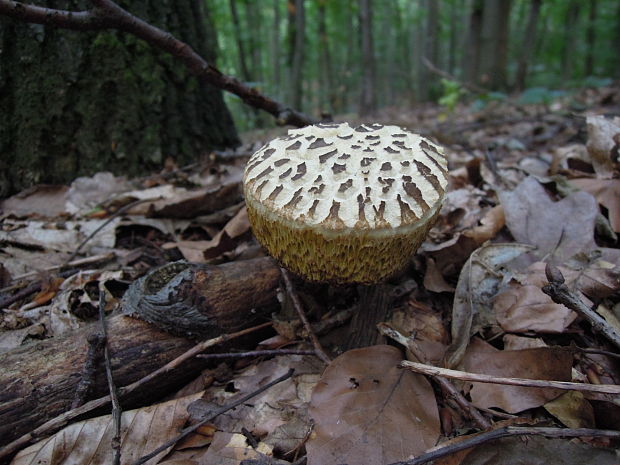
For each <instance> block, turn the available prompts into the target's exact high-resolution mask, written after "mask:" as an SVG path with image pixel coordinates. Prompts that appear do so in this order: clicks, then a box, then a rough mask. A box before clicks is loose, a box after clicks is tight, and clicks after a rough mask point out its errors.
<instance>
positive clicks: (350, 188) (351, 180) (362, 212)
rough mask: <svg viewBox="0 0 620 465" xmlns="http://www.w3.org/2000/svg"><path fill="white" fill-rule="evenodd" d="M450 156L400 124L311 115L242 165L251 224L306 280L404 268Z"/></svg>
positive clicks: (368, 280) (439, 193)
mask: <svg viewBox="0 0 620 465" xmlns="http://www.w3.org/2000/svg"><path fill="white" fill-rule="evenodd" d="M447 177H448V176H447V161H446V158H445V157H444V155H443V150H442V149H441V147H439V146H438V145H436V144H434V143H433V142H431V141H429V140H427V139H425V138H423V137H421V136H419V135H417V134H413V133H411V132H408V131H406V130H403V129H401V128H399V127H397V126H383V125H380V124H362V125H360V126H357V127H351V126H350V125H349V124H348V123H333V124H331V123H330V124H316V125H313V126H307V127H304V128H301V129H292V130H289V132H288V135H286V136H284V137H279V138H277V139H274V140H272V141H271V142H269V143H268V144H267V145H265V146H264V147H262V148H261V149H260V150H258V151H257V152H256V153H255V154H254V155H252V157H251V158H250V160H249V161H248V164H247V167H246V169H245V173H244V191H245V199H246V204H247V208H248V215H249V218H250V223H251V224H252V230H253V232H254V235H255V236H256V238H257V239H258V241H259V242H260V243H261V244H262V245H263V246H264V247H265V248H266V249H267V250H268V251H269V253H270V254H271V255H272V256H273V257H274V258H276V259H277V260H278V261H279V262H280V263H282V265H284V267H286V268H288V269H289V270H291V271H293V272H294V273H296V274H298V275H300V276H302V277H303V278H305V279H307V280H310V281H317V282H330V283H338V284H345V283H360V284H373V283H378V282H381V281H383V280H385V279H386V278H388V277H390V276H391V275H393V274H394V273H396V272H397V271H399V270H401V269H402V268H404V267H405V266H406V264H407V263H408V262H409V260H410V258H411V256H412V255H413V254H414V253H415V251H416V250H417V248H418V247H419V246H420V244H421V243H422V241H423V240H424V238H425V237H426V234H427V232H428V230H429V229H430V228H431V227H432V226H433V224H434V223H435V220H436V218H437V216H438V214H439V210H440V208H441V204H442V201H443V198H444V193H445V190H446V185H447V181H448V179H447Z"/></svg>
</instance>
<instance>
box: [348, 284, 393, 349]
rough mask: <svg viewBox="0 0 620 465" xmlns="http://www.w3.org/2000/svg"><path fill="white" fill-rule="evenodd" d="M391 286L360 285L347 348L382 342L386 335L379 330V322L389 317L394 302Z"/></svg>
mask: <svg viewBox="0 0 620 465" xmlns="http://www.w3.org/2000/svg"><path fill="white" fill-rule="evenodd" d="M390 291H391V286H389V285H388V284H383V283H382V284H375V285H371V286H361V285H360V286H358V295H359V301H358V304H357V307H358V308H357V311H356V312H355V314H354V315H353V318H352V320H351V326H350V328H351V329H350V335H351V336H350V338H349V340H348V341H347V343H346V344H345V349H346V350H350V349H356V348H358V347H367V346H371V345H374V344H378V343H380V342H381V341H382V340H383V339H384V337H383V336H381V334H379V332H378V331H377V323H381V322H383V321H385V320H386V319H387V318H388V314H389V311H390V307H391V304H392V293H391V292H390Z"/></svg>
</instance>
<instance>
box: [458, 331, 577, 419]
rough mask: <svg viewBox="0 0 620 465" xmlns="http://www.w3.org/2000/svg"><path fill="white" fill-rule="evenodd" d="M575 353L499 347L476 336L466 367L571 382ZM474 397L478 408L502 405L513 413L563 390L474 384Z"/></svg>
mask: <svg viewBox="0 0 620 465" xmlns="http://www.w3.org/2000/svg"><path fill="white" fill-rule="evenodd" d="M572 364H573V355H572V353H571V352H570V351H569V350H564V349H562V348H555V347H541V348H536V349H524V350H498V349H496V348H495V347H493V346H492V345H490V344H488V343H486V342H484V341H482V340H481V339H479V338H474V339H473V340H472V342H471V344H470V345H469V347H468V348H467V352H466V353H465V357H464V358H463V369H464V370H465V371H468V372H471V373H482V374H485V375H494V376H501V377H505V378H526V379H540V380H555V381H570V380H571V368H572ZM471 385H472V388H471V391H470V393H469V394H470V396H471V399H472V402H473V404H474V405H476V406H477V407H483V408H492V407H495V408H500V409H502V410H504V411H506V412H509V413H517V412H522V411H524V410H527V409H530V408H535V407H540V406H541V405H544V404H545V403H547V402H548V401H550V400H551V399H555V398H556V397H558V396H559V395H560V394H562V391H558V390H557V389H549V388H531V387H521V386H505V385H499V384H484V383H471Z"/></svg>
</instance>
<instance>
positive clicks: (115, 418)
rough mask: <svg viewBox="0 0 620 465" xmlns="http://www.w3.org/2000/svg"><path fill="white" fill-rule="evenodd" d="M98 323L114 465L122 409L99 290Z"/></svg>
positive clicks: (118, 460) (116, 463) (118, 458)
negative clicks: (112, 433) (113, 371)
mask: <svg viewBox="0 0 620 465" xmlns="http://www.w3.org/2000/svg"><path fill="white" fill-rule="evenodd" d="M99 324H100V325H101V334H102V336H103V341H104V346H103V359H104V365H105V375H106V378H107V380H108V390H109V391H110V400H111V401H112V422H113V424H114V437H113V438H112V449H114V462H113V463H114V465H120V463H121V421H122V418H123V409H122V408H121V404H120V402H119V401H118V396H117V394H116V384H114V377H113V376H112V363H111V362H110V350H109V347H108V329H107V326H106V322H105V293H104V292H103V291H102V290H99Z"/></svg>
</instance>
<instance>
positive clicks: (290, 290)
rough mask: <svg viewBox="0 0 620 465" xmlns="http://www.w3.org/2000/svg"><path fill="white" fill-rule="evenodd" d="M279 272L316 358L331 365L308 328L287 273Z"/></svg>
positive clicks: (282, 269)
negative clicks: (306, 332)
mask: <svg viewBox="0 0 620 465" xmlns="http://www.w3.org/2000/svg"><path fill="white" fill-rule="evenodd" d="M280 272H281V273H282V278H284V285H285V286H286V292H287V293H288V295H290V296H291V300H292V301H293V306H294V307H295V310H296V311H297V314H298V315H299V318H300V319H301V321H302V323H303V324H304V327H305V328H306V331H308V335H309V336H310V340H311V341H312V345H313V346H314V350H315V351H316V354H317V356H318V357H319V358H320V359H321V360H323V361H324V362H325V363H327V364H329V363H331V359H330V358H329V357H328V356H327V354H326V353H325V351H324V350H323V347H321V343H320V342H319V339H318V338H317V337H316V334H314V331H312V326H310V322H309V321H308V318H306V314H305V313H304V308H303V306H302V304H301V301H300V300H299V296H298V295H297V292H295V289H294V288H293V282H292V281H291V277H290V276H289V274H288V271H286V270H285V269H284V268H280Z"/></svg>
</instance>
